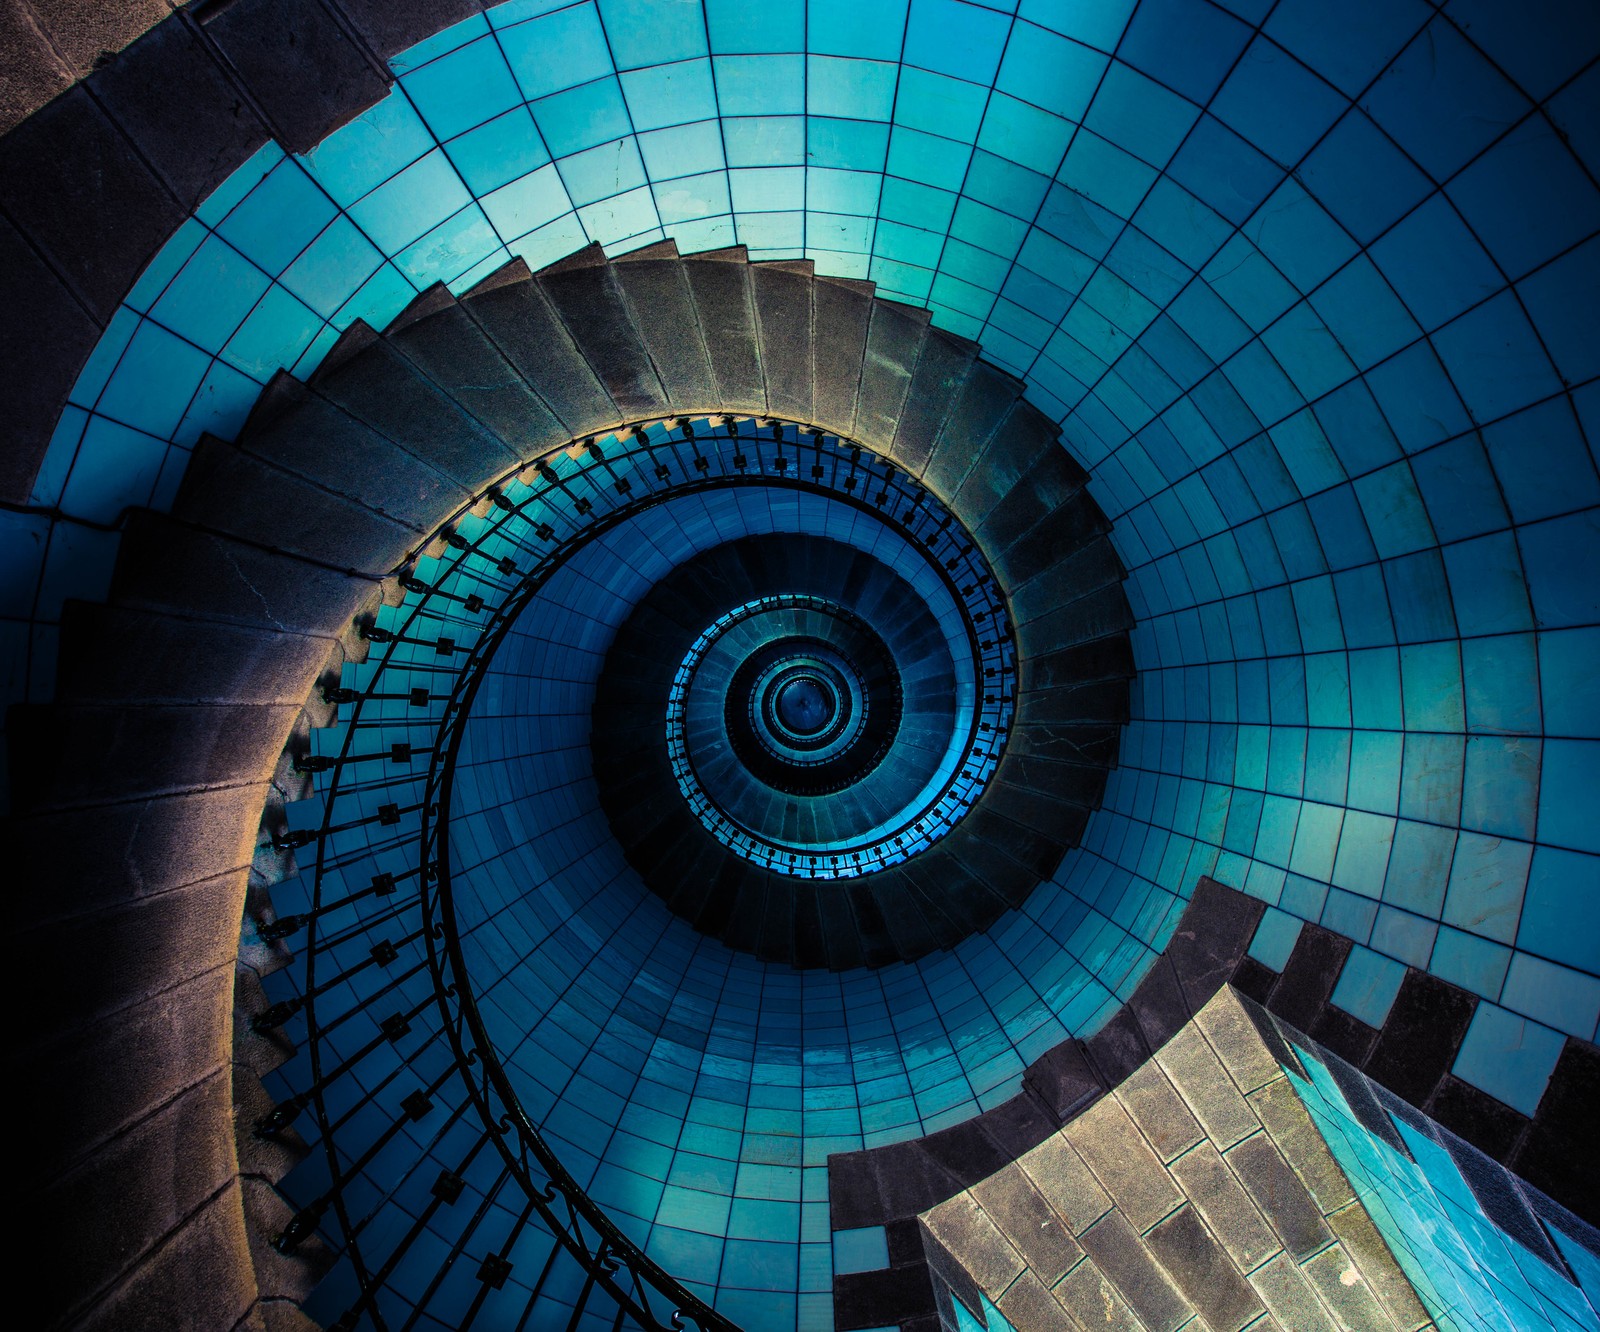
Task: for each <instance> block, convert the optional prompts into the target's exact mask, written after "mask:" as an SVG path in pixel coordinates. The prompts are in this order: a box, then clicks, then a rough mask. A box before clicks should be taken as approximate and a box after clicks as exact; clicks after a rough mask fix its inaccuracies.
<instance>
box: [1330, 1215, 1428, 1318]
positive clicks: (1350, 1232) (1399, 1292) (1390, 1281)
mask: <svg viewBox="0 0 1600 1332" xmlns="http://www.w3.org/2000/svg"><path fill="white" fill-rule="evenodd" d="M1328 1224H1329V1226H1331V1227H1332V1228H1333V1233H1334V1234H1335V1235H1337V1236H1338V1237H1339V1243H1340V1245H1341V1246H1342V1247H1343V1248H1344V1251H1345V1252H1346V1253H1347V1254H1349V1255H1350V1257H1351V1258H1352V1259H1353V1260H1354V1261H1355V1265H1356V1266H1357V1267H1358V1268H1359V1269H1360V1271H1361V1275H1362V1277H1363V1278H1364V1279H1365V1280H1366V1283H1367V1285H1369V1286H1370V1287H1371V1288H1372V1292H1373V1294H1374V1295H1376V1296H1377V1297H1378V1300H1379V1302H1380V1303H1381V1304H1382V1305H1383V1306H1384V1308H1385V1309H1386V1310H1387V1311H1388V1314H1389V1317H1390V1318H1392V1319H1393V1320H1394V1323H1395V1325H1396V1326H1397V1327H1403V1328H1408V1329H1409V1328H1414V1327H1421V1326H1422V1325H1423V1324H1424V1323H1426V1322H1427V1321H1428V1311H1427V1310H1426V1309H1424V1308H1423V1307H1422V1301H1421V1300H1419V1299H1418V1298H1417V1292H1416V1291H1415V1290H1413V1289H1412V1288H1411V1283H1410V1282H1409V1281H1407V1280H1406V1279H1405V1277H1404V1275H1403V1274H1402V1273H1401V1272H1400V1270H1399V1268H1397V1267H1396V1266H1395V1261H1394V1255H1393V1254H1391V1253H1390V1252H1389V1246H1388V1245H1387V1244H1386V1243H1385V1242H1384V1239H1383V1236H1382V1235H1380V1234H1379V1233H1378V1228H1377V1226H1376V1225H1374V1224H1373V1221H1372V1218H1371V1217H1370V1216H1369V1215H1367V1209H1366V1208H1365V1207H1362V1206H1361V1205H1360V1204H1359V1203H1351V1204H1350V1205H1349V1206H1348V1207H1341V1208H1340V1209H1339V1210H1338V1211H1337V1212H1334V1213H1333V1214H1332V1215H1330V1216H1329V1217H1328Z"/></svg>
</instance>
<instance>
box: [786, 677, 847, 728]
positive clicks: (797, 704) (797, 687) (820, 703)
mask: <svg viewBox="0 0 1600 1332" xmlns="http://www.w3.org/2000/svg"><path fill="white" fill-rule="evenodd" d="M833 714H834V702H833V694H832V693H831V692H830V691H829V690H826V689H824V688H823V687H822V685H821V683H820V682H818V681H817V680H816V679H814V678H813V677H811V676H809V675H802V676H799V677H798V678H796V679H793V680H790V681H789V682H788V683H787V684H785V685H784V686H783V688H782V689H780V690H779V691H778V717H779V718H780V719H781V720H782V722H783V724H784V725H785V726H787V727H788V728H789V729H790V730H791V731H793V732H794V733H795V734H796V735H815V734H816V733H817V732H818V731H820V730H822V729H823V728H824V727H825V726H827V725H828V724H829V723H830V722H831V721H832V720H833Z"/></svg>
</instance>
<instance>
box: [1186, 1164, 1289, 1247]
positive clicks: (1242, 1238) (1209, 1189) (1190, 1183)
mask: <svg viewBox="0 0 1600 1332" xmlns="http://www.w3.org/2000/svg"><path fill="white" fill-rule="evenodd" d="M1169 1168H1170V1169H1171V1171H1172V1175H1173V1178H1174V1179H1176V1180H1177V1181H1178V1185H1179V1187H1180V1188H1182V1189H1183V1194H1184V1197H1186V1198H1188V1200H1189V1201H1190V1203H1192V1204H1193V1205H1194V1207H1195V1208H1196V1209H1197V1210H1198V1211H1199V1213H1200V1215H1201V1216H1202V1217H1204V1218H1205V1222H1206V1224H1207V1225H1208V1226H1210V1227H1211V1232H1212V1234H1214V1235H1215V1236H1216V1237H1217V1240H1218V1241H1219V1242H1220V1243H1221V1245H1222V1247H1223V1248H1224V1249H1226V1250H1227V1252H1228V1256H1229V1257H1230V1258H1231V1259H1232V1260H1233V1261H1234V1262H1235V1263H1236V1264H1237V1265H1238V1266H1239V1268H1240V1270H1241V1271H1244V1272H1249V1271H1251V1270H1252V1269H1254V1268H1255V1267H1256V1266H1258V1265H1259V1264H1260V1263H1262V1262H1265V1261H1266V1259H1267V1258H1269V1257H1270V1256H1271V1255H1272V1254H1274V1253H1276V1252H1277V1251H1278V1249H1279V1248H1281V1247H1282V1246H1281V1245H1280V1243H1279V1241H1278V1237H1277V1236H1276V1235H1275V1234H1274V1233H1273V1232H1272V1230H1271V1228H1270V1227H1269V1226H1268V1225H1267V1223H1266V1220H1265V1219H1264V1218H1263V1217H1262V1215H1261V1213H1260V1211H1259V1210H1258V1209H1257V1208H1256V1205H1255V1204H1254V1203H1253V1202H1251V1201H1250V1199H1249V1197H1248V1196H1247V1195H1246V1193H1245V1191H1244V1188H1243V1187H1242V1186H1241V1185H1240V1183H1239V1181H1238V1179H1237V1177H1236V1176H1235V1175H1234V1173H1233V1172H1232V1171H1231V1170H1229V1169H1228V1167H1227V1165H1226V1164H1225V1163H1224V1162H1223V1159H1222V1158H1221V1157H1220V1156H1219V1155H1217V1149H1216V1148H1215V1147H1213V1146H1212V1145H1211V1144H1210V1143H1209V1142H1203V1143H1201V1144H1200V1145H1199V1146H1197V1147H1196V1148H1195V1149H1194V1150H1193V1151H1191V1152H1186V1153H1185V1154H1184V1155H1183V1156H1180V1157H1179V1158H1178V1159H1177V1160H1176V1161H1174V1162H1173V1163H1172V1165H1171V1166H1170V1167H1169Z"/></svg>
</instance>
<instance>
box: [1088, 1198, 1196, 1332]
mask: <svg viewBox="0 0 1600 1332" xmlns="http://www.w3.org/2000/svg"><path fill="white" fill-rule="evenodd" d="M1079 1238H1080V1239H1081V1240H1082V1242H1083V1247H1084V1249H1085V1250H1087V1251H1088V1254H1089V1256H1090V1257H1091V1258H1092V1259H1094V1261H1095V1264H1096V1266H1098V1267H1099V1269H1100V1270H1101V1271H1102V1272H1104V1273H1105V1274H1106V1276H1107V1277H1108V1278H1110V1280H1111V1282H1112V1284H1113V1285H1115V1286H1116V1288H1117V1289H1118V1290H1119V1291H1121V1292H1122V1297H1123V1299H1125V1300H1127V1302H1128V1305H1129V1307H1130V1308H1132V1310H1133V1311H1134V1313H1135V1314H1137V1315H1138V1317H1139V1321H1140V1322H1141V1323H1142V1324H1143V1325H1144V1327H1145V1328H1147V1329H1148V1332H1174V1329H1176V1328H1178V1327H1181V1326H1182V1325H1183V1324H1184V1323H1186V1322H1187V1321H1188V1320H1189V1318H1190V1317H1191V1315H1192V1314H1193V1310H1192V1309H1191V1308H1190V1306H1189V1304H1188V1302H1187V1301H1186V1300H1185V1299H1184V1298H1183V1296H1182V1295H1180V1294H1179V1293H1178V1291H1177V1289H1176V1288H1175V1287H1174V1286H1173V1284H1172V1282H1171V1281H1169V1280H1168V1279H1167V1276H1166V1274H1165V1273H1164V1272H1163V1271H1162V1270H1161V1268H1160V1267H1159V1266H1158V1265H1157V1263H1156V1261H1155V1259H1154V1258H1153V1257H1152V1256H1151V1254H1150V1250H1149V1248H1148V1247H1146V1245H1144V1244H1143V1243H1141V1242H1140V1239H1139V1236H1137V1235H1136V1234H1134V1232H1133V1230H1132V1229H1131V1228H1130V1227H1129V1225H1128V1222H1127V1220H1126V1219H1125V1218H1124V1217H1123V1215H1122V1213H1121V1212H1117V1211H1113V1212H1108V1213H1106V1215H1105V1216H1103V1217H1102V1218H1101V1219H1100V1220H1099V1221H1097V1222H1096V1223H1095V1224H1094V1225H1093V1226H1091V1227H1090V1228H1089V1229H1088V1230H1086V1231H1084V1233H1083V1234H1082V1235H1081V1236H1080V1237H1079Z"/></svg>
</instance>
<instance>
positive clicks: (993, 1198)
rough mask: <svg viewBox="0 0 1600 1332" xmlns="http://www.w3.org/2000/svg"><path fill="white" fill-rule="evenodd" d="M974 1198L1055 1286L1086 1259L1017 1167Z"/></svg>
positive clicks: (980, 1187)
mask: <svg viewBox="0 0 1600 1332" xmlns="http://www.w3.org/2000/svg"><path fill="white" fill-rule="evenodd" d="M971 1192H972V1196H973V1198H974V1199H976V1200H977V1203H978V1205H979V1206H980V1207H982V1208H983V1210H984V1211H985V1212H987V1213H988V1214H989V1216H990V1217H992V1218H993V1219H994V1222H995V1224H996V1225H998V1226H999V1227H1000V1229H1001V1230H1002V1231H1004V1232H1005V1234H1006V1235H1007V1236H1008V1237H1009V1238H1010V1240H1011V1242H1012V1244H1013V1245H1014V1246H1015V1247H1016V1248H1017V1250H1018V1251H1019V1252H1020V1253H1021V1254H1022V1256H1023V1258H1024V1259H1025V1260H1026V1261H1027V1264H1028V1266H1029V1267H1030V1268H1031V1269H1032V1270H1033V1271H1034V1272H1035V1273H1037V1274H1038V1276H1039V1278H1040V1279H1041V1280H1042V1281H1044V1283H1045V1284H1046V1285H1054V1284H1055V1283H1056V1282H1057V1281H1059V1280H1060V1279H1061V1278H1062V1277H1063V1276H1064V1275H1066V1273H1067V1271H1068V1270H1069V1269H1070V1268H1071V1267H1072V1266H1073V1264H1074V1263H1076V1262H1077V1261H1078V1260H1079V1259H1081V1258H1082V1257H1083V1248H1082V1246H1080V1245H1079V1244H1078V1242H1077V1241H1076V1240H1074V1239H1073V1238H1072V1233H1071V1232H1070V1231H1069V1230H1068V1229H1067V1227H1066V1226H1065V1225H1064V1224H1063V1223H1062V1221H1061V1218H1060V1217H1059V1216H1057V1215H1056V1214H1055V1212H1054V1211H1052V1210H1051V1208H1050V1205H1049V1204H1048V1203H1047V1202H1045V1200H1044V1199H1043V1198H1042V1197H1040V1196H1039V1193H1038V1192H1037V1191H1036V1190H1035V1189H1034V1187H1033V1184H1032V1182H1031V1181H1030V1180H1029V1179H1028V1177H1027V1175H1026V1174H1024V1173H1023V1171H1022V1167H1021V1166H1019V1165H1016V1164H1012V1165H1009V1166H1007V1167H1006V1168H1005V1169H1004V1170H1000V1171H997V1172H996V1173H995V1174H993V1175H991V1176H989V1178H988V1179H986V1180H984V1181H983V1182H982V1183H981V1184H977V1185H975V1186H974V1187H973V1188H972V1191H971Z"/></svg>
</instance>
